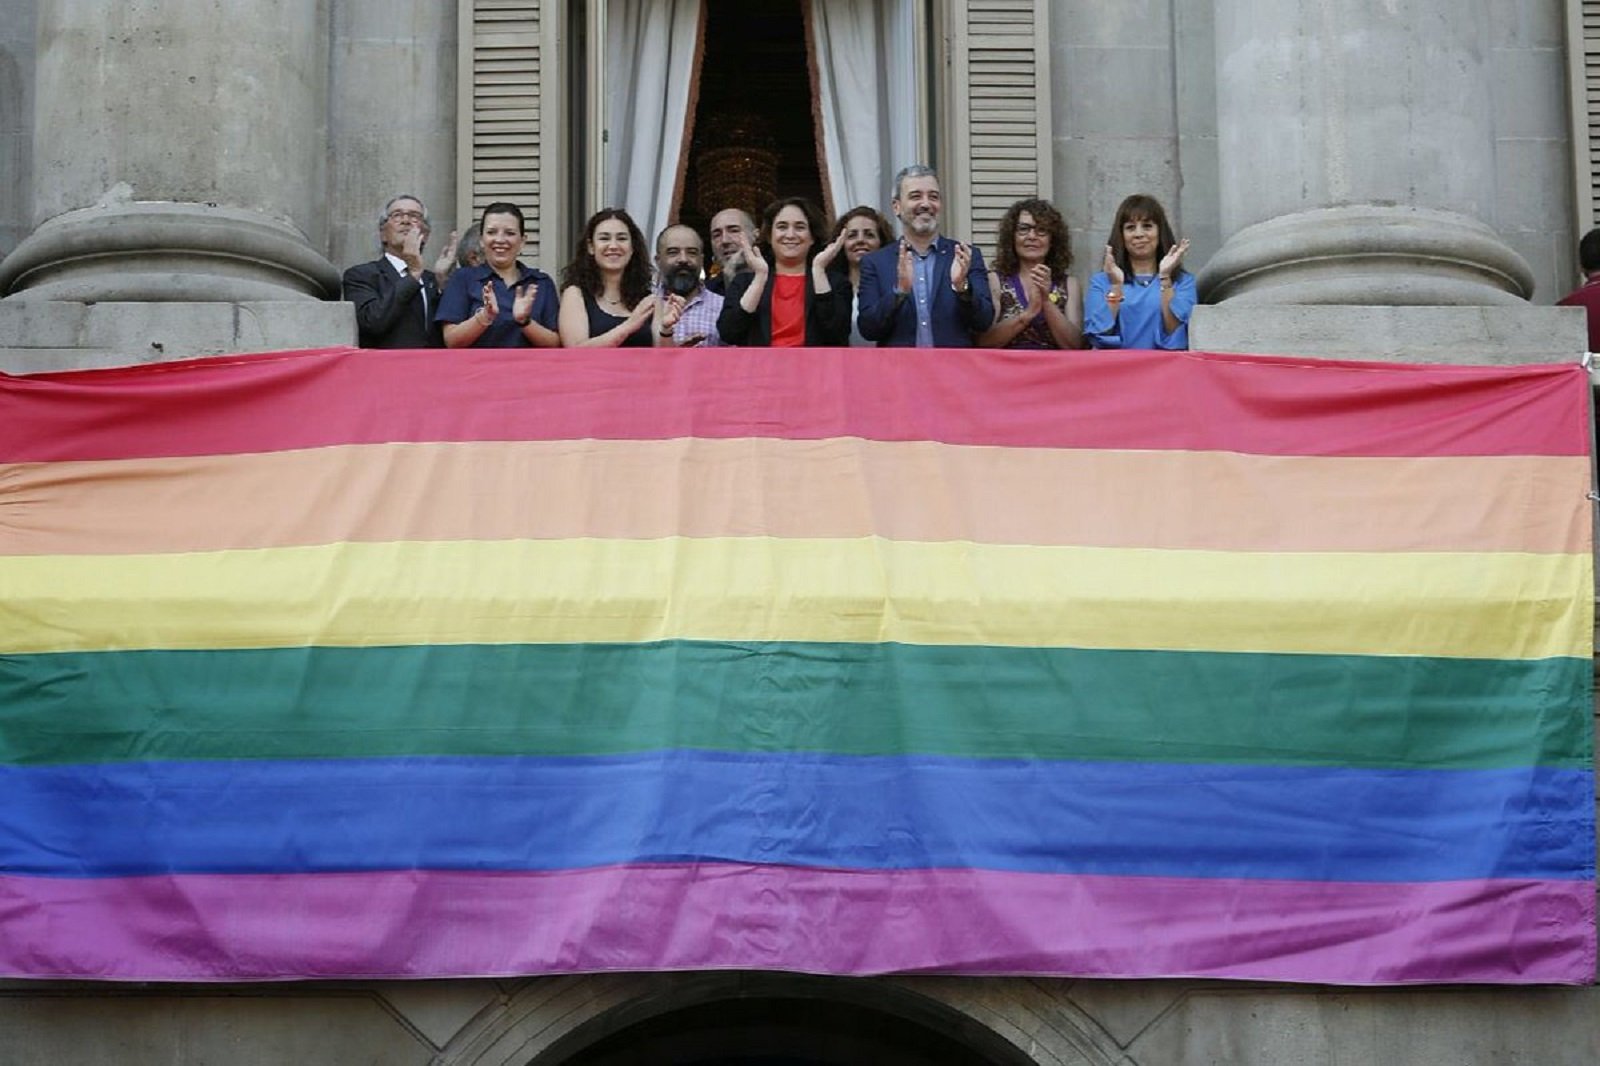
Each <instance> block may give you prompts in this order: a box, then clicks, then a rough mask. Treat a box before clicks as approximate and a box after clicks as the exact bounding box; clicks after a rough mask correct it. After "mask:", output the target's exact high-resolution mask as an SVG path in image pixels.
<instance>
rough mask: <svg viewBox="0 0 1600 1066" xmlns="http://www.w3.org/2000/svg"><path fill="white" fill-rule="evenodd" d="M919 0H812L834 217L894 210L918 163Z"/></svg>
mask: <svg viewBox="0 0 1600 1066" xmlns="http://www.w3.org/2000/svg"><path fill="white" fill-rule="evenodd" d="M915 18H916V12H915V9H914V0H811V26H812V42H811V43H812V51H813V53H814V54H815V56H816V63H817V96H818V100H817V104H818V107H817V110H818V112H819V113H820V114H821V116H822V143H823V150H824V151H825V152H826V154H827V157H828V159H827V167H828V185H829V188H830V190H831V191H832V193H833V209H834V212H835V214H841V215H842V214H844V213H845V212H846V211H848V210H850V208H852V207H855V206H856V205H857V204H871V205H872V206H874V207H877V208H878V209H879V210H883V211H887V210H888V207H889V200H890V199H891V197H890V190H889V182H890V181H892V180H893V179H894V175H895V171H897V170H899V169H900V168H901V167H903V166H905V165H906V164H908V163H915V162H926V160H918V159H917V154H916V153H917V104H916V67H915V65H914V54H913V49H914V44H913V41H914V34H915V21H914V20H915Z"/></svg>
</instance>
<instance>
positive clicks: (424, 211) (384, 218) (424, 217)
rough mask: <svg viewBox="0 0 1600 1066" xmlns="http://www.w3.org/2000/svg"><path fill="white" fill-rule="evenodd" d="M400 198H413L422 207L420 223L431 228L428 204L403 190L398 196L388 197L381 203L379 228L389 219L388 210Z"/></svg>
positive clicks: (390, 209) (391, 209)
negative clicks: (386, 201) (385, 201)
mask: <svg viewBox="0 0 1600 1066" xmlns="http://www.w3.org/2000/svg"><path fill="white" fill-rule="evenodd" d="M401 200H415V201H416V202H417V206H418V207H420V208H422V224H423V225H424V226H429V228H432V227H431V224H430V222H429V221H428V205H427V204H425V203H423V202H422V197H420V196H413V195H411V194H410V193H408V192H403V193H401V194H400V195H399V196H391V197H389V202H388V203H386V204H384V205H383V211H382V212H381V213H380V214H379V215H378V228H379V229H382V228H383V224H384V223H385V222H387V221H389V212H390V211H393V210H394V205H395V204H396V203H398V202H399V201H401Z"/></svg>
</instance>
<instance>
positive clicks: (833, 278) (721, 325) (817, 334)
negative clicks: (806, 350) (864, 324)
mask: <svg viewBox="0 0 1600 1066" xmlns="http://www.w3.org/2000/svg"><path fill="white" fill-rule="evenodd" d="M825 232H827V229H826V227H825V226H824V224H823V220H822V212H821V211H820V210H818V209H817V206H816V205H815V204H813V203H812V202H811V201H810V200H807V199H805V198H804V197H802V196H791V197H788V198H787V199H783V200H775V201H773V202H772V203H770V204H768V205H767V210H766V211H765V212H764V213H763V215H762V219H761V235H762V241H761V245H760V247H759V248H758V247H756V246H753V245H751V243H750V241H749V239H748V238H741V241H742V243H741V246H740V249H739V251H740V254H741V255H743V256H744V261H745V264H746V265H747V266H749V267H750V272H749V273H746V274H740V275H738V276H737V277H735V278H734V279H733V280H732V281H731V282H729V283H728V291H727V294H726V296H725V297H724V299H723V302H722V314H721V315H720V316H719V317H718V318H717V334H718V336H720V337H721V338H722V343H723V344H733V345H747V346H749V347H754V348H765V347H768V346H771V347H774V348H782V347H800V346H802V345H804V346H807V347H818V346H828V345H844V344H846V343H848V342H849V339H850V291H851V290H850V279H849V278H848V277H846V276H845V274H844V272H843V271H838V272H834V271H833V270H831V269H830V268H831V267H832V265H833V263H834V261H835V260H836V259H837V258H838V256H839V250H840V249H841V248H843V247H844V238H843V237H840V238H837V239H835V240H833V241H832V242H830V243H829V244H828V245H827V246H826V247H823V248H821V249H819V248H818V247H817V238H818V237H819V236H820V235H821V234H823V233H825ZM769 256H770V257H771V263H770V264H769V263H768V257H769Z"/></svg>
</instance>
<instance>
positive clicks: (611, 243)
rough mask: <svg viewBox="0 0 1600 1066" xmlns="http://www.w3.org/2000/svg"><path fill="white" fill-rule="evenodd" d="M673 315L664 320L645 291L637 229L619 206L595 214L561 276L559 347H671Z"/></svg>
mask: <svg viewBox="0 0 1600 1066" xmlns="http://www.w3.org/2000/svg"><path fill="white" fill-rule="evenodd" d="M673 317H674V321H670V322H669V321H665V320H664V319H663V315H662V309H660V308H658V307H657V301H656V298H655V296H654V295H653V294H652V293H651V292H650V266H649V262H648V259H647V257H646V254H645V248H644V235H643V234H642V233H640V232H639V227H638V226H637V225H636V224H635V223H634V221H633V219H631V218H629V217H628V213H627V212H626V211H624V210H622V209H621V208H620V207H608V208H605V209H604V210H601V211H597V212H596V213H595V214H594V216H593V217H592V218H590V219H589V222H588V224H587V225H585V226H584V227H583V236H582V237H580V238H579V239H578V247H577V249H576V250H575V252H574V253H573V257H572V262H570V263H568V264H567V266H566V269H564V270H563V271H562V272H561V321H560V330H561V343H562V344H563V345H564V346H566V347H568V348H576V347H607V348H617V347H629V348H633V347H640V348H649V347H652V346H654V345H655V344H656V343H657V342H658V341H659V342H661V343H663V344H671V343H672V339H671V336H672V326H673V325H674V324H675V316H673ZM658 319H661V320H662V321H659V322H658ZM663 330H665V331H666V334H667V335H666V337H662V331H663Z"/></svg>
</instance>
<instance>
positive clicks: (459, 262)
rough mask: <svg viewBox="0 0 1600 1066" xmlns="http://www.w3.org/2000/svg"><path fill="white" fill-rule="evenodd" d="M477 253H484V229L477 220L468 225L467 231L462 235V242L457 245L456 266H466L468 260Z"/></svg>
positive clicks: (478, 254)
mask: <svg viewBox="0 0 1600 1066" xmlns="http://www.w3.org/2000/svg"><path fill="white" fill-rule="evenodd" d="M475 255H476V256H479V257H481V256H482V255H483V229H482V227H480V226H479V225H478V224H477V223H476V222H474V223H473V224H472V225H470V226H468V227H467V232H465V233H463V234H462V235H461V243H459V244H457V245H456V266H458V267H464V266H466V265H467V260H469V259H470V258H472V257H473V256H475Z"/></svg>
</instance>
